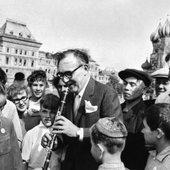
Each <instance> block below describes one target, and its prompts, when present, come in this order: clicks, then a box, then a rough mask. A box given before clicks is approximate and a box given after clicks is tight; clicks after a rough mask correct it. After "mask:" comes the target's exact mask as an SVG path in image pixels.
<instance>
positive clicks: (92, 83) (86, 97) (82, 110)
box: [75, 78, 95, 124]
mask: <svg viewBox="0 0 170 170" xmlns="http://www.w3.org/2000/svg"><path fill="white" fill-rule="evenodd" d="M94 87H95V81H94V79H92V78H90V80H89V83H88V84H87V87H86V89H85V91H84V94H83V96H82V99H81V103H80V107H79V109H78V112H77V116H76V118H75V124H78V122H79V120H80V118H81V116H82V115H83V114H85V100H87V101H90V100H91V96H93V93H94Z"/></svg>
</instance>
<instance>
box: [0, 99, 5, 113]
mask: <svg viewBox="0 0 170 170" xmlns="http://www.w3.org/2000/svg"><path fill="white" fill-rule="evenodd" d="M5 105H6V100H5V102H4V103H3V105H2V106H0V110H1V111H2V110H3V109H4V107H5Z"/></svg>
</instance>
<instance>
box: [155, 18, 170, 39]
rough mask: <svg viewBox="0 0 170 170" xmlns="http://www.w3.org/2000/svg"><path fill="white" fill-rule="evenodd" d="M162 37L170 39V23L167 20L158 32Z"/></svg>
mask: <svg viewBox="0 0 170 170" xmlns="http://www.w3.org/2000/svg"><path fill="white" fill-rule="evenodd" d="M158 32H159V36H160V37H169V36H170V21H169V19H167V20H166V21H165V23H164V25H163V26H162V27H161V28H160V29H159V30H158Z"/></svg>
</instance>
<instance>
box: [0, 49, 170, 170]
mask: <svg viewBox="0 0 170 170" xmlns="http://www.w3.org/2000/svg"><path fill="white" fill-rule="evenodd" d="M165 61H166V63H167V67H165V68H161V69H158V70H156V71H155V72H153V73H152V74H151V75H149V74H148V73H147V72H144V71H141V70H137V69H133V68H128V69H124V70H121V71H120V72H119V73H118V75H119V77H120V78H121V79H122V81H123V99H124V101H123V102H122V103H121V104H120V101H119V99H118V95H117V93H116V91H114V90H113V89H111V88H110V87H109V86H107V85H104V84H101V83H100V82H97V81H96V80H94V79H93V78H92V77H91V75H90V71H89V55H88V54H87V53H86V52H85V51H83V50H80V49H68V50H66V51H63V52H59V53H58V63H57V70H58V72H57V75H56V76H54V78H53V80H52V81H51V83H52V86H51V87H50V88H49V85H48V81H47V77H46V72H45V71H44V70H35V71H33V72H32V73H31V74H30V75H29V76H28V77H26V78H25V75H24V73H23V72H17V73H16V74H15V77H14V81H13V83H12V84H11V85H10V86H8V87H7V86H6V83H7V80H8V77H7V75H6V73H5V72H4V70H3V69H2V68H0V115H1V116H0V169H1V170H170V72H169V68H170V54H168V55H167V56H166V58H165ZM153 82H154V88H155V89H154V91H155V95H156V99H151V98H150V99H149V100H143V94H144V91H145V89H146V88H148V87H150V85H151V84H153Z"/></svg>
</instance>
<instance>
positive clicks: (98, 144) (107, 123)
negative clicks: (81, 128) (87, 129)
mask: <svg viewBox="0 0 170 170" xmlns="http://www.w3.org/2000/svg"><path fill="white" fill-rule="evenodd" d="M126 136H127V130H126V127H125V125H124V124H123V123H122V122H121V121H120V120H119V119H117V118H115V117H105V118H101V119H99V120H98V122H97V123H95V124H94V125H93V126H92V127H91V145H92V147H91V153H92V156H93V157H94V158H95V160H96V161H97V162H99V163H100V164H101V165H100V166H99V168H98V170H106V169H107V170H125V169H126V168H125V167H124V164H123V162H122V161H121V158H120V156H121V152H122V151H123V149H124V146H125V142H126Z"/></svg>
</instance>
